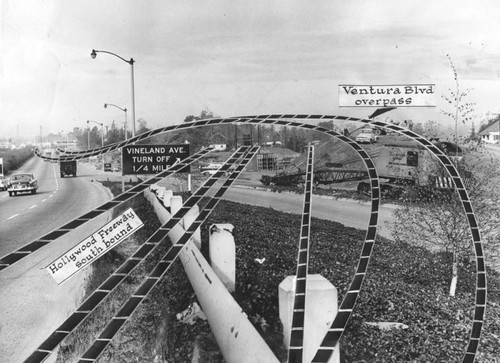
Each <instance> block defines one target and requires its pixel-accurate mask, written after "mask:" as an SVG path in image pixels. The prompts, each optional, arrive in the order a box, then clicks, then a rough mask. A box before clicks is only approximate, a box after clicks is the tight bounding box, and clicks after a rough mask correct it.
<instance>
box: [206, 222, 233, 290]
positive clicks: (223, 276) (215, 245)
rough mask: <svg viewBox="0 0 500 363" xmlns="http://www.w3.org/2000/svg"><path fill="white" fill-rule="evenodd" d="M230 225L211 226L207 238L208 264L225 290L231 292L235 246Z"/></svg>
mask: <svg viewBox="0 0 500 363" xmlns="http://www.w3.org/2000/svg"><path fill="white" fill-rule="evenodd" d="M233 229H234V226H233V225H232V224H222V223H221V224H212V225H211V226H210V230H209V232H210V236H209V254H210V264H211V266H212V268H213V270H214V272H215V273H216V274H217V276H218V277H219V279H220V280H221V281H222V283H223V284H224V285H225V286H226V288H227V289H228V290H229V291H230V292H233V291H234V290H235V284H236V245H235V243H234V237H233Z"/></svg>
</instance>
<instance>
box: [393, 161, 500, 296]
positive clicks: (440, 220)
mask: <svg viewBox="0 0 500 363" xmlns="http://www.w3.org/2000/svg"><path fill="white" fill-rule="evenodd" d="M459 170H463V172H462V173H463V175H464V176H466V177H467V178H466V186H467V190H468V193H469V198H470V199H471V202H472V206H473V208H474V212H475V215H476V219H477V220H478V223H479V225H480V228H481V235H482V239H483V241H484V242H485V246H486V247H485V250H486V255H487V258H495V257H496V258H498V247H499V246H500V241H499V238H498V231H497V229H498V225H499V223H500V186H499V183H498V180H499V173H498V171H499V170H498V160H494V159H493V158H491V157H488V156H485V155H484V154H481V153H477V152H473V153H470V154H467V155H465V156H464V158H463V159H462V161H461V162H460V164H459ZM419 172H422V171H419ZM442 175H443V176H444V175H445V174H444V171H443V173H442ZM394 220H395V223H394V228H393V230H392V231H391V234H392V236H393V237H394V239H395V240H396V241H401V242H403V241H404V242H411V243H414V244H417V245H421V246H423V247H426V248H429V249H431V250H433V251H445V252H449V253H450V254H451V258H452V261H451V262H452V278H451V283H450V296H454V295H455V288H456V285H457V282H458V270H459V268H460V266H461V265H462V264H466V263H469V261H470V257H471V255H472V252H473V249H472V248H471V236H470V231H469V227H468V223H467V219H466V216H465V214H464V211H463V207H462V204H461V202H460V200H459V198H458V196H457V193H456V192H454V191H451V190H449V191H444V190H437V189H433V188H430V187H429V188H419V187H415V188H413V189H412V190H411V192H409V193H408V194H407V195H406V197H405V198H403V199H402V200H401V205H400V207H399V208H398V209H397V210H395V211H394ZM495 254H497V255H495Z"/></svg>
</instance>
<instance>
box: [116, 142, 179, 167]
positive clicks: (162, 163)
mask: <svg viewBox="0 0 500 363" xmlns="http://www.w3.org/2000/svg"><path fill="white" fill-rule="evenodd" d="M188 156H189V144H178V145H129V146H125V147H123V148H122V165H123V175H137V174H158V173H160V172H162V171H163V170H166V169H168V168H169V167H171V166H172V165H174V164H175V163H176V162H179V161H182V160H184V159H185V158H187V157H188ZM179 172H180V173H189V166H186V167H185V168H183V169H181V170H180V171H179Z"/></svg>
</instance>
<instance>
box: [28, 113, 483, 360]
mask: <svg viewBox="0 0 500 363" xmlns="http://www.w3.org/2000/svg"><path fill="white" fill-rule="evenodd" d="M311 120H313V121H318V120H321V121H342V122H344V121H356V122H362V123H364V124H368V125H372V126H375V127H379V128H382V129H385V130H390V131H392V132H397V133H399V134H402V135H405V136H407V137H409V138H410V139H412V140H414V141H416V142H417V143H419V144H420V145H422V146H423V147H424V148H425V149H427V150H428V151H429V152H431V153H432V154H434V155H435V156H436V157H437V159H438V160H439V162H440V163H441V165H442V166H444V168H445V170H446V171H447V173H448V175H449V176H450V177H451V179H452V181H453V185H454V186H455V189H456V191H457V193H458V196H459V198H460V201H461V203H462V206H463V208H464V212H465V215H466V218H467V221H468V225H469V230H470V231H471V236H472V243H473V246H474V252H475V257H476V299H475V305H474V318H473V323H472V328H471V332H470V336H469V340H468V343H467V347H466V350H465V353H464V356H463V360H462V361H463V362H464V363H471V362H474V360H475V357H476V354H477V350H478V347H479V341H480V337H481V331H482V328H483V325H484V316H485V310H486V297H487V282H486V281H487V279H486V267H485V261H484V254H483V246H482V241H481V235H480V231H479V227H478V223H477V220H476V217H475V214H474V211H473V208H472V204H471V202H470V199H469V195H468V192H467V190H466V187H465V184H464V182H463V180H462V178H461V176H460V174H459V173H458V170H457V169H456V167H455V165H454V164H453V162H452V161H451V160H450V158H448V156H447V155H446V154H444V153H443V151H441V150H440V149H439V148H438V147H436V146H435V145H433V144H432V143H431V142H430V141H429V140H427V139H425V138H424V137H422V136H421V135H418V134H416V133H414V132H413V131H411V130H409V129H406V128H403V127H401V126H399V125H395V124H389V123H386V122H383V121H377V120H373V119H364V118H356V117H346V116H334V115H307V114H275V115H255V116H240V117H230V118H213V119H205V120H197V121H192V122H186V123H182V124H177V125H172V126H166V127H163V128H158V129H155V130H151V131H148V132H146V133H143V134H141V135H138V136H136V137H134V138H131V139H128V140H127V141H122V142H120V143H117V144H113V145H109V146H106V147H104V148H97V149H90V150H85V151H81V152H68V153H66V155H68V156H67V158H62V159H54V160H63V159H64V160H73V159H82V158H86V157H89V156H94V155H99V154H101V153H104V152H109V151H113V150H116V149H118V148H120V147H123V146H125V145H128V144H131V143H135V142H137V141H140V140H143V139H146V138H149V137H151V136H154V135H157V134H161V133H164V132H170V131H179V130H185V129H190V128H193V127H202V126H211V125H221V124H242V125H244V124H257V125H259V124H264V125H278V126H287V127H299V128H303V129H306V130H311V131H317V132H321V133H324V134H327V135H330V136H332V137H335V138H337V139H338V140H340V141H342V142H344V143H346V144H347V145H349V146H350V147H351V148H353V149H354V150H355V151H356V152H357V153H358V154H359V155H360V156H361V158H362V160H363V162H364V163H365V166H366V167H367V169H368V174H369V178H370V186H371V190H372V214H371V217H370V222H369V228H368V232H367V235H366V239H365V244H364V246H363V249H362V254H361V257H360V260H359V262H358V266H357V270H356V273H355V275H354V278H353V280H352V282H351V285H350V287H349V291H348V293H347V294H346V296H345V297H344V299H343V301H342V303H341V305H340V308H339V311H338V314H337V316H336V318H335V321H334V323H333V324H332V328H331V330H330V331H329V333H328V334H327V336H326V337H325V339H324V341H323V343H322V346H321V348H320V350H319V351H318V353H317V355H316V357H315V358H314V362H326V361H328V359H329V357H330V356H331V354H332V350H333V347H334V346H335V345H336V343H337V342H338V341H339V339H340V337H341V335H342V333H343V328H339V326H343V327H344V328H345V326H346V324H347V321H348V320H349V317H350V315H351V313H352V308H353V307H354V305H355V301H356V298H357V296H358V294H359V290H360V289H361V286H362V283H363V280H364V277H365V274H366V271H367V267H368V264H369V261H370V256H371V252H372V249H373V246H374V243H375V236H376V224H377V216H378V207H379V202H380V200H379V195H380V190H379V181H378V177H377V173H376V170H375V168H374V164H373V162H372V160H371V158H370V157H369V155H368V154H367V153H366V152H365V151H364V149H363V148H362V147H361V146H360V145H359V144H357V143H356V142H355V141H353V140H351V139H349V138H348V137H346V136H344V135H341V134H339V133H337V132H335V131H333V130H328V129H326V128H324V127H321V126H315V125H312V124H308V123H304V121H311ZM36 152H38V150H37V151H36ZM37 155H38V153H37ZM71 158H73V159H71Z"/></svg>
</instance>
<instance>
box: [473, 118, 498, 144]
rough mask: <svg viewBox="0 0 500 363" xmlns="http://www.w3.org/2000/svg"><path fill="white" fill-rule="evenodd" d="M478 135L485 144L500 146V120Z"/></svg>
mask: <svg viewBox="0 0 500 363" xmlns="http://www.w3.org/2000/svg"><path fill="white" fill-rule="evenodd" d="M478 135H479V137H480V138H481V141H483V142H485V143H488V144H498V143H499V141H500V120H499V121H497V122H495V123H494V124H492V125H490V126H488V127H487V128H485V129H484V130H483V131H481V132H480V133H479V134H478Z"/></svg>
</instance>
